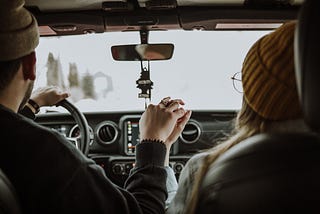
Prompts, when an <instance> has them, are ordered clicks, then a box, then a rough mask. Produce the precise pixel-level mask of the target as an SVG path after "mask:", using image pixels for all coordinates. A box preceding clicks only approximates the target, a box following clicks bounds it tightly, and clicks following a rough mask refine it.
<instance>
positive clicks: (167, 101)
mask: <svg viewBox="0 0 320 214" xmlns="http://www.w3.org/2000/svg"><path fill="white" fill-rule="evenodd" d="M184 104H185V103H184V102H183V100H181V99H173V100H171V98H170V97H166V98H164V99H162V100H161V102H160V103H159V104H158V105H154V104H150V105H149V106H148V108H147V109H146V111H145V112H144V113H143V114H142V116H141V119H140V121H139V127H140V139H141V140H146V139H150V140H160V141H163V142H164V144H165V145H166V147H167V150H170V147H171V145H172V144H173V143H174V142H175V141H176V140H177V139H178V137H179V135H180V134H181V132H182V131H183V129H184V127H185V125H186V124H187V122H188V120H189V119H190V116H191V111H190V110H185V109H184V108H182V107H181V106H183V105H184Z"/></svg>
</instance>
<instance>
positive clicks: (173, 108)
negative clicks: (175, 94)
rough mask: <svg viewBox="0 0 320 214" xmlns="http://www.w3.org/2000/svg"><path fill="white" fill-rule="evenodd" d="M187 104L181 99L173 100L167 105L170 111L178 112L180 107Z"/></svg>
mask: <svg viewBox="0 0 320 214" xmlns="http://www.w3.org/2000/svg"><path fill="white" fill-rule="evenodd" d="M184 104H185V103H184V102H183V100H181V99H175V100H171V101H169V103H168V105H167V109H168V111H172V112H173V111H176V110H177V109H179V107H180V105H184Z"/></svg>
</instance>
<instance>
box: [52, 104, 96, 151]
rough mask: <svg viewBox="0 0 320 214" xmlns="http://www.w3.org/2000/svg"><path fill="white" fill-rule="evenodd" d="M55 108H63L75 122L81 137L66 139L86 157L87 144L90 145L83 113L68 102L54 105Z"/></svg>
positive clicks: (87, 126) (86, 122) (88, 132)
mask: <svg viewBox="0 0 320 214" xmlns="http://www.w3.org/2000/svg"><path fill="white" fill-rule="evenodd" d="M56 106H62V107H64V108H65V109H66V110H67V111H68V112H69V113H70V114H71V116H72V117H73V119H74V120H75V121H76V123H77V125H78V127H79V129H80V136H81V137H67V140H69V141H70V142H71V143H72V144H73V145H75V146H76V147H77V148H78V149H79V150H80V151H82V153H83V154H84V155H86V156H88V153H89V144H90V131H89V125H88V121H87V119H86V118H85V116H84V115H83V113H82V112H81V111H80V110H79V109H78V108H77V107H76V106H75V105H73V104H72V103H70V102H69V101H68V100H62V101H60V102H59V103H57V104H56Z"/></svg>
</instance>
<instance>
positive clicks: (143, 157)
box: [136, 141, 166, 167]
mask: <svg viewBox="0 0 320 214" xmlns="http://www.w3.org/2000/svg"><path fill="white" fill-rule="evenodd" d="M165 157H166V146H165V145H164V144H163V143H161V142H152V141H143V142H142V143H139V144H138V145H137V147H136V167H143V166H146V165H155V166H164V160H165Z"/></svg>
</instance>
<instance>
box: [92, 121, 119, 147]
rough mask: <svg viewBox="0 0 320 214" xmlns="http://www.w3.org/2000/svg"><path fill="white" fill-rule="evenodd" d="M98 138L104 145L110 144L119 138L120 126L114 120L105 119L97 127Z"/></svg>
mask: <svg viewBox="0 0 320 214" xmlns="http://www.w3.org/2000/svg"><path fill="white" fill-rule="evenodd" d="M96 135H97V139H98V142H99V143H100V144H102V145H109V144H112V143H114V142H115V141H116V140H117V139H118V135H119V131H118V126H117V125H116V124H115V123H114V122H112V121H105V122H102V123H100V124H99V126H98V128H97V133H96Z"/></svg>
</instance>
